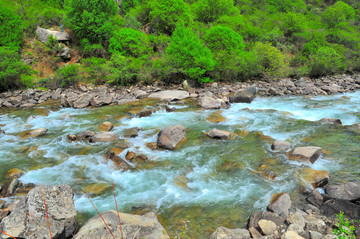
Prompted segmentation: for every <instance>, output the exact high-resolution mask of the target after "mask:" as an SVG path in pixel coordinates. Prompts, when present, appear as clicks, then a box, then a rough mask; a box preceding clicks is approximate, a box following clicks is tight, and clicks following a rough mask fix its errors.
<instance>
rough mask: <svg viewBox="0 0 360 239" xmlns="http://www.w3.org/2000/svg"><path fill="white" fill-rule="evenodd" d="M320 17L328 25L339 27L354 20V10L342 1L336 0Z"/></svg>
mask: <svg viewBox="0 0 360 239" xmlns="http://www.w3.org/2000/svg"><path fill="white" fill-rule="evenodd" d="M321 17H322V20H323V22H324V23H325V24H326V25H327V26H328V27H330V28H334V27H341V26H343V25H345V24H347V23H348V22H350V21H353V20H354V18H355V10H354V8H352V7H351V6H349V5H348V4H346V3H344V2H343V1H338V2H336V3H335V4H334V5H332V6H330V7H328V8H326V9H325V11H324V12H323V14H322V15H321Z"/></svg>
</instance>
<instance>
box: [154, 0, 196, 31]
mask: <svg viewBox="0 0 360 239" xmlns="http://www.w3.org/2000/svg"><path fill="white" fill-rule="evenodd" d="M149 4H150V9H151V11H150V22H151V25H152V27H153V28H154V30H156V31H158V32H161V33H165V34H168V35H171V34H172V33H173V31H174V30H175V28H176V26H177V25H179V24H183V25H185V26H186V25H187V24H188V23H189V22H190V21H191V20H192V19H191V12H190V7H189V6H188V5H187V4H186V3H185V2H184V1H183V0H154V1H150V3H149Z"/></svg>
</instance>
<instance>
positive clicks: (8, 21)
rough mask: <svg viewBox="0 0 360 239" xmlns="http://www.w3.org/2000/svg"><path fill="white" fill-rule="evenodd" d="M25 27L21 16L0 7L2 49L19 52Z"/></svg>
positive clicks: (0, 40)
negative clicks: (3, 47) (8, 48)
mask: <svg viewBox="0 0 360 239" xmlns="http://www.w3.org/2000/svg"><path fill="white" fill-rule="evenodd" d="M22 37H23V26H22V21H21V19H20V17H19V16H17V15H16V14H15V13H14V12H13V11H12V10H11V9H9V8H7V7H5V6H2V7H0V47H2V46H6V47H11V48H14V49H15V50H18V49H19V48H20V45H21V43H22Z"/></svg>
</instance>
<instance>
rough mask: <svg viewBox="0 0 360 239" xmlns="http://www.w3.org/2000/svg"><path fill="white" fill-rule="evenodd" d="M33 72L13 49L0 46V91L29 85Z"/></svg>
mask: <svg viewBox="0 0 360 239" xmlns="http://www.w3.org/2000/svg"><path fill="white" fill-rule="evenodd" d="M33 73H34V71H33V70H32V69H31V68H30V67H28V66H27V65H25V64H24V63H23V62H22V61H21V60H20V57H19V54H18V53H17V52H16V51H15V50H14V49H11V48H8V47H0V92H1V91H5V90H12V89H17V88H21V87H28V86H31V74H33Z"/></svg>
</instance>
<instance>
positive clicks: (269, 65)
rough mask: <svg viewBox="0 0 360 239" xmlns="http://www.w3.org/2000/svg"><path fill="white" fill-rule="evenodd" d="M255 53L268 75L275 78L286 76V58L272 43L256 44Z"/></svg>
mask: <svg viewBox="0 0 360 239" xmlns="http://www.w3.org/2000/svg"><path fill="white" fill-rule="evenodd" d="M253 51H254V54H255V56H256V57H257V59H258V63H259V64H260V65H261V66H262V68H263V70H264V71H265V72H266V73H267V74H269V75H271V76H275V77H281V76H284V74H285V71H286V68H287V64H286V63H285V56H284V55H283V54H282V53H281V52H280V50H278V49H277V48H275V47H273V46H272V45H271V44H270V43H261V42H256V43H255V46H254V48H253Z"/></svg>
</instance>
